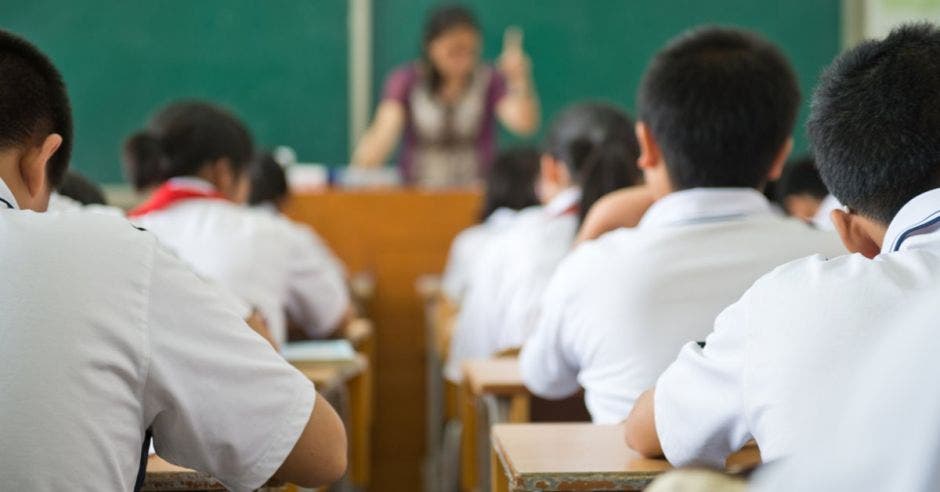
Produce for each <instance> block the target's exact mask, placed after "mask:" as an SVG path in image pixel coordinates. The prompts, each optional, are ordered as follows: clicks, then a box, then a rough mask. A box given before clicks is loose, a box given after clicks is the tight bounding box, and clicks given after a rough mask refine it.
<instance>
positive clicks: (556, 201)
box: [444, 188, 581, 382]
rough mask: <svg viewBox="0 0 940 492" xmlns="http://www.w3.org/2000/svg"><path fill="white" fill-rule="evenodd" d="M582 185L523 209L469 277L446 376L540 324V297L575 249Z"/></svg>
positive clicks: (454, 376)
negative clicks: (569, 253) (572, 245)
mask: <svg viewBox="0 0 940 492" xmlns="http://www.w3.org/2000/svg"><path fill="white" fill-rule="evenodd" d="M580 200H581V190H580V189H579V188H569V189H567V190H564V191H562V192H561V193H559V194H558V195H557V196H555V197H554V198H553V199H552V200H551V201H550V202H549V203H548V204H546V205H545V206H544V207H530V208H528V209H525V210H523V211H521V212H520V213H519V215H518V217H517V218H516V219H515V220H513V222H512V224H511V225H510V227H508V228H507V229H506V230H504V231H502V232H501V233H499V234H497V235H495V236H494V237H493V238H492V239H491V240H490V241H488V244H487V246H486V250H485V252H484V254H483V255H482V257H481V258H480V259H479V261H478V262H477V264H476V265H475V267H474V270H473V272H472V273H471V275H470V282H469V285H468V289H467V292H466V294H465V295H464V299H463V302H462V303H461V306H460V312H459V314H458V317H457V324H456V326H455V329H454V334H453V336H452V338H451V343H450V351H449V356H448V360H447V363H446V364H445V365H444V376H445V377H446V378H447V379H448V380H450V381H453V382H458V381H460V380H461V367H460V366H461V364H462V363H463V361H464V360H467V359H476V358H483V357H490V356H492V355H494V354H496V353H497V352H500V351H502V350H506V349H512V348H518V347H519V346H521V345H522V343H523V342H525V339H526V338H527V337H528V335H529V333H531V331H532V329H533V328H534V326H535V319H536V318H537V316H538V309H539V299H540V298H541V296H542V293H543V292H544V290H545V286H546V285H547V284H548V280H549V279H550V278H551V275H552V273H553V272H554V271H555V267H557V266H558V263H559V262H561V260H562V258H564V256H565V255H566V254H568V251H570V249H571V244H572V242H573V241H574V236H575V234H576V233H577V228H578V215H577V206H578V203H579V202H580Z"/></svg>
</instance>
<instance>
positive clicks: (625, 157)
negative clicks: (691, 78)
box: [544, 102, 642, 222]
mask: <svg viewBox="0 0 940 492" xmlns="http://www.w3.org/2000/svg"><path fill="white" fill-rule="evenodd" d="M544 151H545V152H546V153H547V154H549V155H551V156H552V157H554V158H555V159H556V160H559V161H562V162H564V163H565V165H566V166H567V167H568V171H569V172H570V173H571V176H572V178H573V179H574V181H575V183H577V184H578V185H580V186H581V204H580V215H579V222H580V221H583V220H584V217H585V215H587V213H588V210H590V208H591V205H593V204H594V202H595V201H597V200H598V199H599V198H601V197H602V196H604V195H606V194H608V193H610V192H612V191H615V190H618V189H620V188H625V187H627V186H632V185H635V184H638V183H639V182H640V181H641V179H642V174H641V173H640V170H639V169H638V168H637V166H636V161H637V158H638V157H639V155H640V146H639V144H638V143H637V141H636V134H635V133H634V124H633V121H631V120H630V117H629V116H627V115H626V113H624V112H623V111H621V110H620V109H618V108H616V107H614V106H612V105H610V104H605V103H596V102H588V103H578V104H573V105H571V106H568V107H567V108H565V110H564V111H562V113H561V114H560V115H558V116H557V117H556V118H555V120H554V122H553V123H552V126H551V128H549V130H548V134H547V136H546V139H545V144H544Z"/></svg>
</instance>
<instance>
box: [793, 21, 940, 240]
mask: <svg viewBox="0 0 940 492" xmlns="http://www.w3.org/2000/svg"><path fill="white" fill-rule="evenodd" d="M812 106H813V107H812V113H811V116H810V119H809V123H808V127H809V138H810V142H811V144H812V147H813V151H814V153H815V155H816V165H817V167H818V168H819V173H820V175H821V176H822V179H823V181H824V182H825V183H826V186H827V187H828V188H829V190H831V191H832V194H833V195H835V197H836V198H838V199H839V201H840V202H842V203H843V204H844V205H846V206H847V207H849V208H850V209H851V210H853V211H855V212H857V213H859V214H861V215H864V216H866V217H869V218H872V219H875V220H877V221H879V222H882V223H884V224H888V223H890V222H891V220H893V219H894V216H895V215H897V213H898V211H899V210H900V209H901V207H903V206H904V204H905V203H907V202H908V201H910V200H911V199H913V198H914V197H916V196H917V195H919V194H921V193H923V192H926V191H929V190H931V189H934V188H937V187H938V186H940V30H938V29H937V28H936V27H935V26H933V25H931V24H927V23H921V24H908V25H904V26H901V27H899V28H896V29H894V30H893V31H891V34H889V35H888V37H886V38H885V39H883V40H880V41H866V42H864V43H862V44H860V45H858V46H857V47H855V48H853V49H851V50H849V51H847V52H845V53H843V54H842V55H840V56H839V57H838V58H836V59H835V61H834V62H833V63H832V65H831V66H829V68H827V69H826V71H825V72H824V73H823V75H822V77H821V78H820V81H819V86H818V87H817V89H816V93H815V95H814V97H813V105H812Z"/></svg>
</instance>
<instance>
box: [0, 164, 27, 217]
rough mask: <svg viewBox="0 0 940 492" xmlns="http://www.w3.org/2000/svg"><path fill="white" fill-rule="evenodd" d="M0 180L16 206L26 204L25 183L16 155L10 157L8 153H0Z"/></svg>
mask: <svg viewBox="0 0 940 492" xmlns="http://www.w3.org/2000/svg"><path fill="white" fill-rule="evenodd" d="M0 180H3V184H5V185H6V187H7V188H9V189H10V193H13V198H14V199H16V201H17V203H18V204H21V206H22V204H25V203H28V202H29V200H28V199H27V198H28V195H29V194H28V193H27V191H26V190H27V187H26V183H24V182H23V176H22V174H20V169H19V166H18V159H17V157H16V155H11V153H10V151H6V152H0Z"/></svg>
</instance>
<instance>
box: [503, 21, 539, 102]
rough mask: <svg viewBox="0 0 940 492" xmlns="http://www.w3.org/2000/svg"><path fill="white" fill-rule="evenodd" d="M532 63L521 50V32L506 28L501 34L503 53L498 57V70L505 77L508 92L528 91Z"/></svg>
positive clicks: (513, 28) (515, 28)
mask: <svg viewBox="0 0 940 492" xmlns="http://www.w3.org/2000/svg"><path fill="white" fill-rule="evenodd" d="M531 66H532V62H531V61H530V60H529V57H528V56H527V55H526V54H525V51H524V50H523V49H522V30H521V29H519V28H518V27H508V28H506V31H505V32H504V33H503V53H502V54H501V55H499V70H500V71H501V72H502V73H503V75H504V76H506V80H507V81H508V82H509V89H510V91H513V90H529V85H530V84H529V73H530V70H531Z"/></svg>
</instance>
